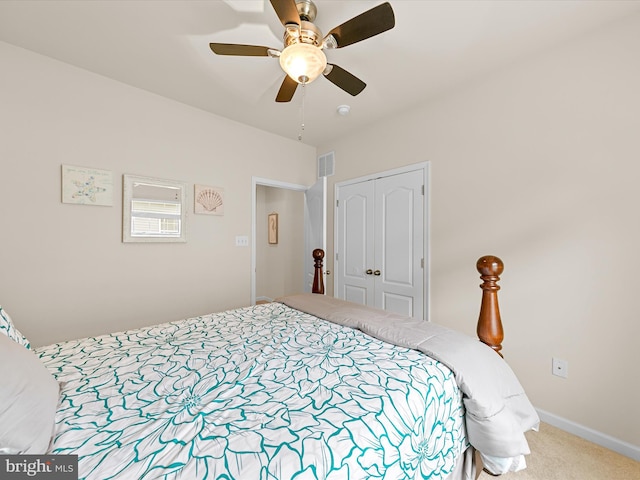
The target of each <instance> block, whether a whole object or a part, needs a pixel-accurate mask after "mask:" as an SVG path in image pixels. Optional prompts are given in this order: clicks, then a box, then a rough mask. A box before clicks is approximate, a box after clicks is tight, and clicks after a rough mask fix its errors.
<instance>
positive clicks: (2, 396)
mask: <svg viewBox="0 0 640 480" xmlns="http://www.w3.org/2000/svg"><path fill="white" fill-rule="evenodd" d="M0 379H1V387H2V388H0V451H9V452H20V453H25V454H33V455H42V454H45V453H47V449H48V447H49V443H50V441H51V435H52V434H53V427H54V424H55V416H56V409H57V407H58V397H59V394H60V388H59V386H58V382H56V380H55V378H54V377H53V375H52V374H51V373H50V372H49V370H47V368H46V367H45V366H44V364H43V363H42V362H41V361H40V359H39V358H38V357H37V355H36V354H35V353H34V352H33V351H32V350H28V349H26V348H24V347H23V346H22V345H18V344H17V343H16V342H14V341H13V340H11V339H9V338H8V337H7V336H5V335H0Z"/></svg>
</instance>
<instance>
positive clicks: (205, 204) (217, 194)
mask: <svg viewBox="0 0 640 480" xmlns="http://www.w3.org/2000/svg"><path fill="white" fill-rule="evenodd" d="M193 203H194V208H193V211H194V213H202V214H205V215H224V188H220V187H207V186H206V185H195V186H194V194H193Z"/></svg>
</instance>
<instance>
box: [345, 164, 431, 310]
mask: <svg viewBox="0 0 640 480" xmlns="http://www.w3.org/2000/svg"><path fill="white" fill-rule="evenodd" d="M414 170H421V171H422V175H423V178H422V179H423V181H424V195H423V196H422V199H423V202H424V217H425V218H424V225H423V228H424V232H423V233H424V236H423V238H424V245H423V249H424V268H423V269H422V274H423V281H424V297H423V299H422V301H423V310H422V311H423V312H424V319H425V320H427V321H429V320H430V318H431V239H430V236H429V232H430V231H431V210H430V205H431V202H430V192H431V183H430V182H431V174H430V170H431V162H428V161H427V162H420V163H414V164H411V165H406V166H404V167H399V168H393V169H391V170H385V171H383V172H377V173H372V174H369V175H364V176H362V177H357V178H351V179H349V180H344V181H342V182H337V183H336V184H334V186H333V198H334V199H337V198H338V190H339V189H340V187H343V186H346V185H351V184H354V183H361V182H366V181H370V180H376V179H378V178H383V177H388V176H391V175H398V174H401V173H407V172H412V171H414ZM333 208H334V215H333V245H334V249H337V248H338V238H339V235H340V232H339V230H338V229H339V225H338V204H337V202H335V201H334V205H333ZM338 253H340V252H338V251H337V250H336V251H335V255H337V254H338ZM335 258H337V257H334V260H335ZM334 270H336V269H334ZM333 291H334V292H337V291H338V275H334V277H333Z"/></svg>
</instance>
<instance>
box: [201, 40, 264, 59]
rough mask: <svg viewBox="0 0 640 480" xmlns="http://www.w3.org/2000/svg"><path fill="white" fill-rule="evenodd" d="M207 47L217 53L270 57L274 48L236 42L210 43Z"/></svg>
mask: <svg viewBox="0 0 640 480" xmlns="http://www.w3.org/2000/svg"><path fill="white" fill-rule="evenodd" d="M209 47H211V50H212V51H213V53H215V54H217V55H240V56H243V57H270V56H271V55H270V54H269V51H270V50H271V51H274V50H275V49H274V48H269V47H260V46H258V45H240V44H238V43H210V44H209Z"/></svg>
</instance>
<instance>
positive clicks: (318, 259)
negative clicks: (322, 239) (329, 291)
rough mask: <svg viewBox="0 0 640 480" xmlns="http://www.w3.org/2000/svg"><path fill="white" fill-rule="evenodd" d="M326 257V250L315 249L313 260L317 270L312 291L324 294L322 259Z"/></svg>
mask: <svg viewBox="0 0 640 480" xmlns="http://www.w3.org/2000/svg"><path fill="white" fill-rule="evenodd" d="M323 258H324V250H322V249H321V248H316V249H315V250H314V251H313V260H314V265H315V271H314V274H313V287H312V290H311V292H312V293H319V294H320V295H324V279H323V278H322V259H323Z"/></svg>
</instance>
